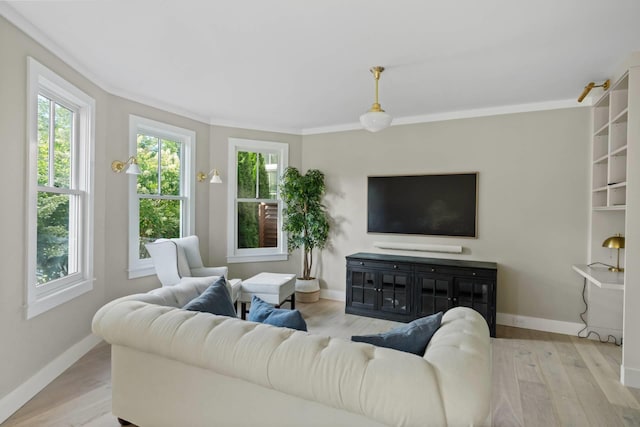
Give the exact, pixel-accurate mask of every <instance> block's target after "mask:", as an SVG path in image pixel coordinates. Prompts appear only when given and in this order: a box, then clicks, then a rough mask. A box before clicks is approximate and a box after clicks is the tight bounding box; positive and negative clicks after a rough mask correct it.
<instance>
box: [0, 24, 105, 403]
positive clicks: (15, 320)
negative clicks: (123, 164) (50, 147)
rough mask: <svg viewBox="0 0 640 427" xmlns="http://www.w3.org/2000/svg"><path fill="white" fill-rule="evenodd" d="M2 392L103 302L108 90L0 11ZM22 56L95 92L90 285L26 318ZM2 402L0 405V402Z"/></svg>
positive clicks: (61, 346)
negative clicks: (69, 298)
mask: <svg viewBox="0 0 640 427" xmlns="http://www.w3.org/2000/svg"><path fill="white" fill-rule="evenodd" d="M0 52H1V55H0V56H1V57H2V60H0V100H2V102H0V141H1V142H0V143H1V144H2V155H3V159H4V161H3V165H2V167H1V168H0V182H2V183H3V186H2V187H3V189H2V199H3V207H2V209H0V224H1V226H2V232H1V235H2V241H3V244H2V245H1V249H0V271H1V272H2V276H1V277H2V278H1V279H0V361H2V362H1V363H0V398H2V397H3V396H5V395H6V394H8V393H9V392H10V391H12V390H13V389H15V388H16V387H17V386H18V385H19V384H22V383H23V382H25V381H26V380H27V379H29V378H30V377H31V376H32V375H33V374H35V373H36V372H37V371H38V370H40V369H41V368H42V367H44V366H45V365H46V364H48V363H49V362H51V361H52V360H53V359H55V358H56V357H57V356H58V355H60V354H61V353H63V352H64V351H65V350H67V349H69V348H70V347H71V346H72V345H74V344H76V343H78V342H79V341H81V340H82V339H83V338H85V337H86V336H88V335H89V334H90V333H91V323H90V321H91V318H92V317H93V314H94V313H95V311H96V310H97V309H98V308H99V307H100V306H101V305H102V304H104V302H105V269H106V267H105V261H104V258H105V249H106V246H105V214H106V206H105V193H106V187H105V174H106V170H107V167H108V166H107V164H106V162H105V161H104V159H105V153H106V146H107V130H108V129H107V126H105V123H106V117H107V110H106V99H107V96H106V94H105V93H104V92H103V91H102V90H100V89H99V88H97V87H96V86H95V85H93V84H91V83H90V82H89V81H88V80H87V79H85V78H84V77H83V76H81V75H80V74H78V73H77V72H75V71H74V70H72V69H71V68H69V67H68V66H67V65H66V64H65V63H63V62H62V61H60V60H59V59H58V58H56V57H55V56H53V55H52V54H51V53H49V52H48V51H46V50H45V49H43V48H42V47H41V46H40V45H38V44H37V43H35V42H34V41H33V40H31V39H30V38H28V37H26V36H25V35H24V34H23V33H22V32H20V31H19V30H17V29H16V28H15V27H14V26H13V25H11V24H9V23H8V22H7V21H6V20H5V19H4V18H3V17H0ZM27 56H32V57H34V58H35V59H36V60H38V61H39V62H41V63H42V64H44V65H46V66H47V67H49V68H50V69H52V70H53V71H54V72H56V73H57V74H59V75H60V76H62V77H63V78H65V79H66V80H68V81H69V82H71V83H73V84H74V85H76V86H77V87H78V88H80V89H81V90H82V91H84V92H85V93H87V94H88V95H90V96H91V97H93V98H94V99H95V100H96V111H95V113H96V122H97V126H96V146H95V158H96V167H95V188H94V190H95V217H94V224H95V233H94V242H95V250H94V274H95V277H96V281H95V283H94V288H93V291H91V292H89V293H86V294H84V295H82V296H80V297H78V298H76V299H74V300H72V301H70V302H68V303H66V304H64V305H62V306H59V307H57V308H54V309H52V310H49V311H47V312H46V313H43V314H41V315H39V316H37V317H35V318H33V319H31V320H26V318H25V309H24V304H25V303H26V298H25V286H26V280H27V278H26V250H27V248H26V228H25V227H26V223H25V218H26V196H27V180H26V177H27V176H26V173H27V164H28V160H27V136H26V128H27V125H26V92H27V89H26V84H27ZM0 409H1V405H0Z"/></svg>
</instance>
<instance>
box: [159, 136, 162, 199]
mask: <svg viewBox="0 0 640 427" xmlns="http://www.w3.org/2000/svg"><path fill="white" fill-rule="evenodd" d="M161 185H162V140H161V139H160V137H158V194H162V187H161Z"/></svg>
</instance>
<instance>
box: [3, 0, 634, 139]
mask: <svg viewBox="0 0 640 427" xmlns="http://www.w3.org/2000/svg"><path fill="white" fill-rule="evenodd" d="M7 3H8V4H9V5H10V7H11V8H13V10H12V9H11V8H8V7H6V6H7V5H6V4H5V5H4V6H5V7H3V8H1V9H0V12H1V11H2V10H4V11H5V15H7V17H9V18H10V16H8V15H12V16H13V18H14V19H13V21H14V22H15V21H16V20H21V17H20V15H21V16H22V17H23V18H24V20H25V21H26V22H28V23H30V24H31V25H33V26H34V27H35V28H37V30H39V32H40V33H41V34H40V38H39V40H42V41H44V42H45V43H46V45H47V46H48V47H49V48H52V49H54V51H55V52H56V53H57V54H60V55H61V56H62V57H63V59H65V60H67V61H68V62H69V63H71V64H72V65H74V66H76V67H77V68H79V70H80V71H81V72H84V73H85V74H87V75H88V76H89V77H91V78H92V79H93V80H95V81H96V82H97V83H98V84H100V85H101V86H102V87H104V88H106V89H107V90H109V91H110V92H113V93H115V94H118V95H123V96H126V97H128V98H131V99H134V100H140V101H143V102H146V103H150V104H152V105H157V106H162V107H164V108H166V109H169V110H172V111H179V112H182V113H186V114H187V115H189V116H191V117H197V118H200V119H201V120H205V121H207V122H212V123H218V124H229V125H236V126H242V127H254V128H263V129H265V128H266V129H280V130H289V131H292V132H309V131H312V130H318V129H317V128H323V127H333V126H338V125H349V124H353V123H355V122H357V120H358V117H359V115H360V114H362V113H363V112H365V111H366V110H367V109H368V108H369V107H370V105H371V103H372V102H373V93H374V92H373V91H374V81H373V77H372V76H371V74H370V73H369V71H368V69H369V67H371V66H373V65H382V66H385V67H386V71H385V72H384V73H383V74H382V77H381V80H380V102H381V104H382V106H383V108H384V109H385V110H387V112H389V113H390V114H391V115H392V116H394V117H395V118H403V117H405V118H406V117H410V116H418V115H432V114H438V113H443V112H454V111H462V110H472V109H481V108H491V107H498V106H510V105H519V104H530V103H544V102H551V104H553V102H556V104H558V102H557V101H562V102H564V103H561V105H565V104H569V103H571V102H573V101H572V100H574V99H575V98H577V96H578V95H579V94H580V92H581V91H582V88H583V86H584V85H585V84H586V83H587V82H589V81H592V80H595V81H596V82H598V81H599V80H603V79H605V78H607V77H610V76H611V74H612V73H613V71H614V70H615V68H616V66H618V65H619V64H620V62H621V61H622V60H624V59H625V58H626V57H627V56H628V55H629V54H630V53H631V52H634V51H640V21H639V18H640V1H637V0H536V1H533V0H529V1H521V0H484V1H479V0H456V1H454V0H450V1H446V0H440V1H431V0H396V1H390V0H316V1H304V0H210V1H205V0H201V1H198V0H161V1H152V0H130V1H10V2H7ZM7 11H8V12H11V13H8V12H7ZM16 12H17V13H16ZM16 16H17V18H19V19H16ZM23 27H29V25H28V24H27V25H23ZM43 36H44V37H43ZM47 39H48V41H47ZM400 121H401V120H400Z"/></svg>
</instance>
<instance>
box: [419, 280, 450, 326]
mask: <svg viewBox="0 0 640 427" xmlns="http://www.w3.org/2000/svg"><path fill="white" fill-rule="evenodd" d="M416 280H417V281H418V283H417V286H416V288H417V292H418V296H417V297H418V317H424V316H428V315H430V314H434V313H437V312H439V311H442V312H444V311H447V310H448V309H449V308H450V307H451V297H452V289H451V288H452V286H451V285H452V283H451V277H447V276H438V275H435V274H418V275H417V276H416Z"/></svg>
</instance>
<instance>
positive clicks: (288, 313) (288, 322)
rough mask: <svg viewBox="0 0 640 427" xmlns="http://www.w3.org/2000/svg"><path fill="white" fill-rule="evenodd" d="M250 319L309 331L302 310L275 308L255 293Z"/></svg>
mask: <svg viewBox="0 0 640 427" xmlns="http://www.w3.org/2000/svg"><path fill="white" fill-rule="evenodd" d="M248 320H249V321H250V322H259V323H266V324H268V325H273V326H280V327H282V328H289V329H297V330H299V331H305V332H306V331H307V322H305V321H304V319H303V318H302V314H300V311H298V310H284V309H281V308H275V307H274V306H272V305H271V304H269V303H267V302H264V301H262V300H261V299H260V298H258V297H257V296H255V295H254V296H253V297H252V298H251V308H250V309H249V318H248Z"/></svg>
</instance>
